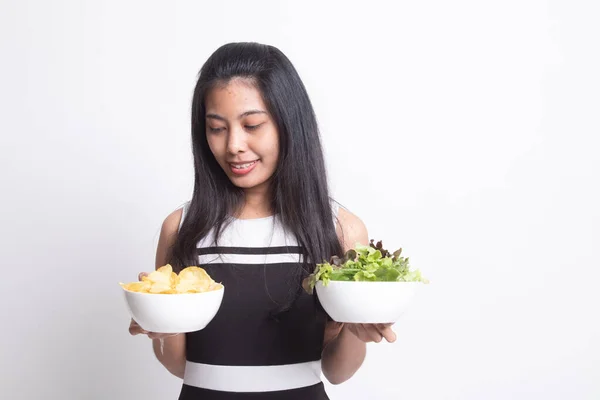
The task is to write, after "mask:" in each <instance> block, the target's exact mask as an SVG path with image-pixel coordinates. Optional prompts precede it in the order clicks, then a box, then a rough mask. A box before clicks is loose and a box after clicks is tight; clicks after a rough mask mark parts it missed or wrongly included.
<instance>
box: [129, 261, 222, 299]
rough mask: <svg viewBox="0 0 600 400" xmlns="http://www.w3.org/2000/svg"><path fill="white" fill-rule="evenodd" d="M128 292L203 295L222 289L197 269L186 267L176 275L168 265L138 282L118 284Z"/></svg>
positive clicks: (202, 270) (201, 270)
mask: <svg viewBox="0 0 600 400" xmlns="http://www.w3.org/2000/svg"><path fill="white" fill-rule="evenodd" d="M120 285H121V286H122V287H123V288H124V289H126V290H129V291H132V292H139V293H152V294H182V293H203V292H210V291H212V290H218V289H221V288H222V287H223V285H221V284H220V283H216V282H215V281H214V280H213V279H212V278H211V277H210V276H209V275H208V273H206V271H205V270H204V269H202V268H199V267H187V268H184V269H183V270H181V272H179V275H177V274H176V273H175V272H174V271H173V267H172V266H171V265H170V264H167V265H164V266H162V267H160V268H158V269H157V270H156V271H153V272H151V273H150V274H148V275H147V276H144V277H142V280H141V281H140V282H131V283H120Z"/></svg>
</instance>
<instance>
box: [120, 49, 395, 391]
mask: <svg viewBox="0 0 600 400" xmlns="http://www.w3.org/2000/svg"><path fill="white" fill-rule="evenodd" d="M192 150H193V155H194V167H195V179H194V191H193V196H192V198H191V200H190V201H189V202H187V203H186V204H185V206H184V207H182V208H179V209H177V210H176V211H174V212H173V213H172V214H170V215H169V216H168V217H167V218H166V219H165V221H164V223H163V225H162V231H161V234H160V239H159V243H158V249H157V255H156V266H157V267H160V266H162V265H165V264H167V263H171V264H172V265H173V266H174V268H176V269H177V268H179V269H181V268H182V267H185V266H190V265H201V266H202V267H203V268H205V269H206V271H207V272H208V273H209V274H210V275H211V277H213V279H215V280H216V281H217V282H222V283H223V285H224V286H225V288H226V289H225V294H224V298H223V303H222V305H221V308H220V310H219V312H218V314H217V316H216V317H215V318H214V320H213V321H212V322H211V323H210V324H209V325H208V326H207V327H206V328H205V329H203V330H201V331H198V332H193V333H187V334H177V333H173V334H168V335H165V334H155V333H152V332H146V331H143V330H142V329H141V328H140V327H139V325H137V324H136V323H135V321H131V325H130V328H129V331H130V333H131V334H133V335H137V334H145V335H148V336H149V337H150V338H151V339H152V342H153V348H154V352H155V354H156V357H157V358H158V360H159V361H160V362H161V363H162V364H163V365H164V366H165V367H166V368H167V370H169V371H170V372H171V373H172V374H174V375H176V376H178V377H180V378H182V379H183V385H182V390H181V394H180V397H179V398H180V399H182V400H188V399H202V400H213V399H214V400H216V399H285V400H294V399H302V400H316V399H327V398H328V397H327V395H326V393H325V390H324V387H323V383H322V381H321V373H322V374H323V375H324V376H325V378H326V379H327V380H328V381H329V382H331V383H333V384H339V383H342V382H344V381H346V380H348V379H349V378H350V377H352V376H353V374H354V373H355V372H356V371H357V370H358V368H359V367H360V366H361V364H362V362H363V360H364V358H365V354H366V343H368V342H380V341H381V340H382V339H384V338H385V339H386V340H387V341H389V342H392V341H394V340H395V334H394V332H393V331H392V329H391V327H390V326H389V325H385V326H384V325H365V324H339V323H336V322H333V321H331V319H330V318H328V316H327V315H326V313H325V312H324V310H323V309H322V308H321V307H320V304H319V302H318V298H317V297H316V295H309V294H307V293H306V292H304V291H303V290H302V280H303V279H304V278H305V277H306V276H307V275H308V274H309V273H311V272H312V271H313V269H314V265H315V263H316V262H321V261H323V260H328V259H329V258H330V257H331V256H332V255H342V254H343V253H344V252H345V250H347V249H349V248H352V247H354V245H356V243H361V244H368V242H369V237H368V235H367V230H366V228H365V226H364V224H363V223H362V222H361V220H360V219H359V218H358V217H356V216H355V215H353V214H352V213H350V212H348V211H347V210H345V209H343V208H339V207H338V206H337V204H336V203H335V202H333V201H331V200H330V197H329V191H328V186H327V177H326V172H325V163H324V160H323V154H322V149H321V144H320V138H319V131H318V127H317V122H316V118H315V115H314V111H313V108H312V105H311V102H310V100H309V97H308V94H307V93H306V90H305V87H304V85H303V83H302V81H301V80H300V77H299V76H298V73H297V72H296V70H295V69H294V67H293V66H292V64H291V62H290V61H289V60H288V58H287V57H286V56H285V55H284V54H283V53H282V52H281V51H279V50H278V49H277V48H275V47H272V46H267V45H261V44H256V43H231V44H227V45H225V46H222V47H221V48H219V49H217V50H216V51H215V52H214V53H213V54H212V55H211V57H210V58H209V59H208V60H207V61H206V63H205V64H204V66H203V67H202V69H201V71H200V74H199V79H198V82H197V85H196V88H195V91H194V96H193V101H192Z"/></svg>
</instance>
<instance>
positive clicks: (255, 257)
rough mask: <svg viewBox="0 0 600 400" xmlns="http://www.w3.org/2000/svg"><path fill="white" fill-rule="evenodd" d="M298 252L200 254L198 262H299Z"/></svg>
mask: <svg viewBox="0 0 600 400" xmlns="http://www.w3.org/2000/svg"><path fill="white" fill-rule="evenodd" d="M302 259H303V257H302V255H300V254H202V255H199V256H198V263H199V264H200V265H204V264H259V265H263V264H275V263H301V262H302Z"/></svg>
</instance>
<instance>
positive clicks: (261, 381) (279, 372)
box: [183, 361, 321, 392]
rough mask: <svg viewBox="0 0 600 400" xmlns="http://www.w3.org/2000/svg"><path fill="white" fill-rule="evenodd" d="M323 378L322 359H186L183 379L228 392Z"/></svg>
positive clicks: (306, 383)
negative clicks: (248, 362) (256, 362)
mask: <svg viewBox="0 0 600 400" xmlns="http://www.w3.org/2000/svg"><path fill="white" fill-rule="evenodd" d="M320 382H321V362H320V361H312V362H306V363H300V364H287V365H268V366H229V365H209V364H200V363H194V362H191V361H187V362H186V365H185V374H184V377H183V383H184V384H186V385H189V386H195V387H199V388H204V389H210V390H219V391H225V392H273V391H278V390H290V389H297V388H302V387H306V386H312V385H316V384H318V383H320Z"/></svg>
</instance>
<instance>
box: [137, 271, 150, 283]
mask: <svg viewBox="0 0 600 400" xmlns="http://www.w3.org/2000/svg"><path fill="white" fill-rule="evenodd" d="M144 276H148V273H147V272H140V273H139V274H138V281H141V280H142V278H143V277H144Z"/></svg>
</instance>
